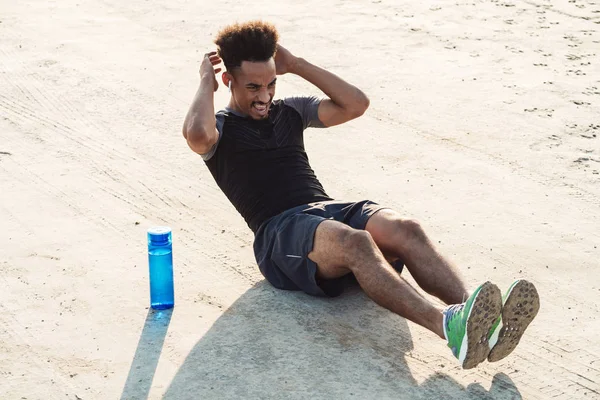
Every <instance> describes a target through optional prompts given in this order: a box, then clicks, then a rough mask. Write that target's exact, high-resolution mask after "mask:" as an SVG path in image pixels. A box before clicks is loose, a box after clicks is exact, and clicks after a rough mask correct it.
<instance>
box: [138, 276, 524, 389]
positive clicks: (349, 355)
mask: <svg viewBox="0 0 600 400" xmlns="http://www.w3.org/2000/svg"><path fill="white" fill-rule="evenodd" d="M412 349H413V341H412V337H411V334H410V331H409V328H408V325H407V322H406V320H404V319H403V318H400V317H397V316H395V315H393V314H391V313H390V312H389V311H387V310H385V309H383V308H381V307H379V306H377V305H376V304H374V303H373V302H372V301H370V300H369V299H368V298H367V297H366V296H365V295H364V293H363V292H362V291H361V290H360V289H359V288H357V287H356V286H355V285H353V286H351V287H349V288H348V289H347V290H346V292H345V293H344V294H343V295H342V296H340V297H339V298H336V299H333V300H332V299H321V298H314V297H310V296H307V295H304V294H302V293H297V292H282V291H279V290H276V289H273V288H272V287H271V286H269V285H268V284H266V283H265V282H264V281H263V282H261V283H258V284H257V285H255V286H254V287H252V288H251V289H249V290H248V291H247V292H246V293H244V294H243V295H242V296H241V297H240V298H239V299H238V300H236V302H235V303H234V304H233V305H232V306H231V307H230V308H229V309H228V310H227V311H225V312H224V314H223V315H222V316H221V317H220V318H219V319H218V320H217V321H216V322H215V323H214V325H213V326H212V327H211V328H210V330H209V331H208V332H206V333H205V334H204V335H203V336H202V338H201V339H200V340H199V341H198V343H197V344H196V345H195V346H194V348H193V349H192V351H191V352H190V354H189V355H188V356H187V358H186V360H185V361H184V363H183V365H182V366H181V367H180V369H179V370H178V372H177V374H176V375H175V377H174V379H173V381H172V382H171V384H170V386H169V388H168V389H167V392H166V393H165V395H164V397H163V398H164V399H168V400H171V399H172V400H175V399H177V400H181V399H282V398H285V399H306V398H311V399H318V398H323V399H325V398H328V399H331V398H334V399H346V398H356V399H370V398H378V399H386V398H389V399H392V398H393V399H432V398H433V399H441V398H443V399H446V398H447V399H454V398H456V399H464V398H474V399H475V398H477V399H479V398H490V397H489V396H500V397H491V398H499V399H519V398H521V397H520V395H518V393H519V392H518V390H517V389H516V387H515V386H514V384H513V383H512V381H511V380H510V378H508V377H507V376H505V375H503V374H499V375H497V376H496V377H494V382H496V384H494V383H493V384H492V388H491V389H490V391H489V392H486V391H485V390H484V389H483V387H481V386H480V385H469V387H467V388H465V387H463V386H462V385H461V384H459V383H458V382H456V381H455V380H454V379H452V378H451V377H449V376H447V375H444V374H439V373H436V374H434V375H432V376H430V377H429V378H427V379H426V380H425V381H424V382H422V383H421V384H419V383H418V382H417V381H416V380H415V378H414V377H413V374H412V372H411V370H410V368H409V366H408V364H407V362H406V356H405V354H406V353H407V352H409V351H411V350H412ZM421 375H422V373H421ZM482 396H488V397H482ZM502 396H504V397H502ZM515 396H517V397H515ZM136 398H137V397H136Z"/></svg>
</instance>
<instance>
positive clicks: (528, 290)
mask: <svg viewBox="0 0 600 400" xmlns="http://www.w3.org/2000/svg"><path fill="white" fill-rule="evenodd" d="M539 309H540V296H539V295H538V292H537V290H536V288H535V286H533V283H531V282H528V281H525V280H520V281H519V282H517V283H516V284H515V285H514V286H513V287H512V288H511V290H510V293H508V296H507V297H506V301H505V302H504V306H503V307H502V328H501V329H500V333H499V334H498V342H496V344H495V345H494V348H492V350H491V351H490V354H489V355H488V361H489V362H495V361H500V360H502V359H503V358H504V357H506V356H508V355H509V354H510V353H512V351H513V350H514V349H515V348H516V347H517V345H518V344H519V341H520V340H521V337H522V336H523V333H525V329H527V327H528V326H529V324H530V323H531V321H533V319H534V318H535V316H536V315H537V313H538V311H539Z"/></svg>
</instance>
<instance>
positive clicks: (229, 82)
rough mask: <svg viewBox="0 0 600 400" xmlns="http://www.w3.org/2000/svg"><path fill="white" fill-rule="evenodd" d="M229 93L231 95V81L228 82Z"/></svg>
mask: <svg viewBox="0 0 600 400" xmlns="http://www.w3.org/2000/svg"><path fill="white" fill-rule="evenodd" d="M229 93H231V81H229Z"/></svg>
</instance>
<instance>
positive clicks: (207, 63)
mask: <svg viewBox="0 0 600 400" xmlns="http://www.w3.org/2000/svg"><path fill="white" fill-rule="evenodd" d="M221 62H222V60H221V57H219V56H218V55H217V52H216V51H211V52H210V53H206V54H205V55H204V59H203V60H202V64H201V65H200V79H203V78H204V77H205V76H212V79H213V82H214V87H215V89H214V90H215V92H216V91H217V89H218V88H219V83H218V82H217V74H218V73H219V72H221V68H215V66H216V65H219V64H220V63H221Z"/></svg>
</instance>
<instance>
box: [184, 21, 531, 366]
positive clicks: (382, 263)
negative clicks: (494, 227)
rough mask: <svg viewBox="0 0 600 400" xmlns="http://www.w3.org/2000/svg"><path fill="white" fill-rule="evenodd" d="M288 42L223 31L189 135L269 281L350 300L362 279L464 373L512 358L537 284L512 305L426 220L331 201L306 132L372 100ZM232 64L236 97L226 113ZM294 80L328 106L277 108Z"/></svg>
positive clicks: (517, 290)
mask: <svg viewBox="0 0 600 400" xmlns="http://www.w3.org/2000/svg"><path fill="white" fill-rule="evenodd" d="M277 41H278V33H277V31H276V30H275V28H274V27H273V26H272V25H271V24H268V23H265V22H261V21H252V22H248V23H243V24H235V25H231V26H228V27H226V28H224V29H223V30H222V31H221V32H219V34H218V36H217V38H216V40H215V43H216V44H217V46H218V53H216V52H211V53H208V54H206V55H205V57H204V59H203V61H202V65H201V67H200V78H201V79H200V88H199V89H198V92H197V93H196V96H195V98H194V100H193V102H192V105H191V106H190V109H189V112H188V114H187V116H186V118H185V122H184V126H183V136H184V137H185V138H186V140H187V143H188V145H189V147H190V148H191V149H192V150H193V151H195V152H196V153H198V154H200V155H201V156H202V158H203V159H204V161H205V163H206V165H207V166H208V168H209V170H210V172H211V173H212V175H213V177H214V178H215V180H216V182H217V184H218V185H219V187H220V188H221V189H222V190H223V192H224V193H225V195H226V196H227V197H228V199H229V200H230V201H231V203H232V204H233V205H234V206H235V207H236V209H237V210H238V212H239V213H240V214H241V215H242V216H243V217H244V218H245V220H246V222H247V224H248V226H249V227H250V229H252V231H253V232H254V234H255V241H254V252H255V255H256V260H257V262H258V265H259V268H260V271H261V273H262V274H263V275H264V276H265V278H266V279H267V280H268V281H269V282H270V283H271V284H272V285H273V286H275V287H277V288H280V289H285V290H303V291H304V292H306V293H308V294H311V295H315V296H322V295H328V296H336V295H339V294H340V293H341V290H342V285H341V279H342V278H343V277H345V276H348V275H350V276H352V275H353V276H354V277H355V278H356V280H357V281H358V284H359V285H360V286H361V288H362V289H363V290H364V291H365V293H366V294H367V295H368V296H369V297H370V298H371V299H372V300H374V301H375V302H376V303H377V304H379V305H381V306H383V307H385V308H387V309H389V310H391V311H392V312H394V313H396V314H398V315H400V316H402V317H405V318H407V319H409V320H411V321H413V322H415V323H417V324H419V325H422V326H424V327H425V328H428V329H429V330H431V331H432V332H433V333H435V334H437V335H438V336H439V337H441V338H442V339H445V340H447V341H448V346H449V347H450V348H452V351H453V353H454V355H455V356H456V357H457V358H458V359H459V362H460V364H461V366H462V367H463V368H465V369H466V368H473V367H475V366H476V365H477V364H479V363H481V362H482V361H484V360H485V359H486V358H487V359H488V360H489V361H497V360H500V359H502V358H504V357H506V356H507V355H508V354H509V353H511V352H512V351H513V350H514V348H515V347H516V345H517V344H518V342H519V340H520V338H521V336H522V334H523V332H524V330H525V328H526V327H527V326H528V325H529V324H530V322H531V321H532V320H533V318H534V317H535V315H536V314H537V311H538V308H539V297H538V294H537V291H536V289H535V287H534V286H533V285H532V284H531V283H530V282H527V281H525V280H519V281H516V282H515V283H514V284H513V285H512V286H511V287H510V288H509V290H508V291H507V293H506V295H505V296H504V299H503V298H502V297H501V294H500V291H499V289H498V288H497V287H496V286H495V285H494V284H492V283H490V282H486V283H484V284H482V285H480V286H479V287H478V288H476V289H475V291H473V293H471V294H469V293H468V292H467V288H466V285H465V283H464V282H463V280H462V279H461V278H460V276H459V274H458V272H457V270H456V268H455V267H454V266H453V265H452V264H451V263H450V262H449V261H448V260H446V259H445V258H444V257H442V256H441V255H440V254H439V253H438V252H437V251H436V249H435V248H434V246H433V244H432V242H431V240H429V238H428V237H427V235H426V234H425V232H424V231H423V229H422V227H421V226H420V225H419V224H418V223H417V222H416V221H414V220H411V219H404V218H402V217H401V215H400V214H398V213H397V212H395V211H392V210H390V209H388V208H384V207H382V206H380V205H378V204H376V203H374V202H372V201H368V200H365V201H360V202H355V203H352V202H341V201H335V200H333V199H331V198H330V197H329V196H328V195H327V194H326V192H325V190H324V189H323V187H322V186H321V184H320V183H319V181H318V180H317V178H316V176H315V174H314V172H313V170H312V169H311V167H310V164H309V162H308V157H307V155H306V152H305V151H304V143H303V131H304V129H306V128H307V127H315V128H324V127H330V126H334V125H338V124H342V123H344V122H347V121H350V120H352V119H354V118H357V117H359V116H361V115H362V114H363V113H364V112H365V111H366V110H367V108H368V107H369V99H368V98H367V96H366V95H365V94H364V93H363V92H362V91H361V90H359V89H358V88H356V87H354V86H352V85H351V84H349V83H347V82H345V81H344V80H342V79H341V78H339V77H338V76H336V75H334V74H332V73H330V72H328V71H326V70H324V69H322V68H319V67H317V66H315V65H313V64H311V63H310V62H308V61H306V60H305V59H303V58H299V57H295V56H294V55H292V53H290V52H289V51H288V50H287V49H285V48H284V47H282V46H281V45H279V44H278V43H277ZM221 61H223V63H224V64H225V68H226V70H225V71H224V72H223V74H222V81H223V83H224V84H225V86H226V87H228V88H229V91H230V92H231V98H230V100H229V104H228V106H227V107H225V109H224V110H221V111H219V112H217V113H216V114H215V110H214V105H213V99H214V92H215V91H216V90H217V88H218V86H219V85H218V83H217V79H216V74H217V73H218V72H220V71H221V68H220V67H218V65H219V64H220V63H221ZM286 73H292V74H296V75H298V76H300V77H302V78H304V79H306V80H307V81H309V82H311V83H312V84H314V85H315V86H317V87H318V88H319V89H320V90H321V91H323V92H324V93H325V95H326V96H327V97H325V98H324V99H318V98H316V97H290V98H286V99H283V100H274V96H275V86H276V82H277V75H284V74H286ZM403 265H406V267H407V268H408V270H409V271H410V273H411V275H412V276H413V277H414V279H415V281H416V282H417V283H418V285H419V286H420V287H421V288H422V289H423V290H425V291H426V292H428V293H430V294H432V295H434V296H437V297H438V298H439V299H441V300H442V301H444V302H445V303H446V304H449V306H448V307H446V308H445V309H443V310H441V309H439V308H437V307H435V306H434V305H433V304H432V303H430V302H429V301H428V300H427V299H425V298H424V297H423V296H421V295H420V294H419V293H418V292H417V291H416V290H415V289H414V288H413V287H412V286H411V285H409V284H408V283H407V282H406V281H405V280H404V279H403V278H402V277H401V276H400V272H401V270H402V268H403ZM465 299H466V302H463V301H464V300H465Z"/></svg>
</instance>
